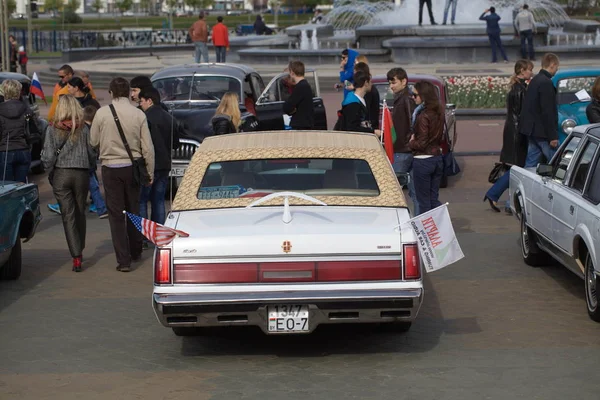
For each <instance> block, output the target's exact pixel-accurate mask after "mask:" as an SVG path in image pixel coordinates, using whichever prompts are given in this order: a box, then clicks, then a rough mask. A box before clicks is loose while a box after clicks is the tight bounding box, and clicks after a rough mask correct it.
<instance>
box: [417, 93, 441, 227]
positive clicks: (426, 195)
mask: <svg viewBox="0 0 600 400" xmlns="http://www.w3.org/2000/svg"><path fill="white" fill-rule="evenodd" d="M412 92H413V97H414V98H415V103H416V104H417V108H416V109H415V111H414V112H413V115H412V132H413V134H412V135H411V137H410V140H409V142H408V147H409V148H410V149H411V150H412V153H413V167H412V177H413V182H414V185H415V195H416V198H417V203H418V205H417V206H415V212H414V214H415V215H419V214H423V213H426V212H427V211H430V210H432V209H434V208H436V207H439V206H441V205H442V203H440V201H439V199H438V197H439V191H440V183H441V182H442V175H443V174H444V160H443V158H442V148H441V143H442V138H443V136H444V120H445V118H446V116H445V113H444V109H443V107H442V105H441V104H440V101H439V99H438V94H437V91H436V89H435V87H434V86H433V84H431V83H430V82H427V81H421V82H417V84H416V85H415V86H414V89H413V91H412Z"/></svg>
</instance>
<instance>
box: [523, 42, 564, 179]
mask: <svg viewBox="0 0 600 400" xmlns="http://www.w3.org/2000/svg"><path fill="white" fill-rule="evenodd" d="M559 64H560V61H559V60H558V57H557V56H556V54H553V53H547V54H545V55H544V58H542V69H541V70H540V73H539V74H537V75H536V76H534V77H533V79H532V80H531V82H530V83H529V87H528V88H527V92H525V99H524V100H523V109H522V110H521V116H520V124H519V131H520V133H521V134H523V135H525V136H527V137H528V142H529V143H528V146H527V160H526V161H525V168H528V167H535V166H536V165H537V164H538V163H539V162H541V160H542V155H543V156H544V157H545V158H546V161H550V159H551V158H552V156H553V155H554V152H555V151H556V147H557V146H558V107H557V105H556V89H555V88H554V84H553V83H552V77H553V76H554V75H555V74H556V72H557V71H558V67H559Z"/></svg>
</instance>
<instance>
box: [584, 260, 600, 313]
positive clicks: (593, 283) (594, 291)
mask: <svg viewBox="0 0 600 400" xmlns="http://www.w3.org/2000/svg"><path fill="white" fill-rule="evenodd" d="M584 273H585V303H586V305H587V311H588V315H589V316H590V318H591V319H592V320H594V321H596V322H600V307H598V279H597V278H598V277H597V276H596V274H595V271H594V263H593V262H592V255H591V253H590V252H589V251H588V253H587V255H586V257H585V272H584Z"/></svg>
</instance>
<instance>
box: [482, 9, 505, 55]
mask: <svg viewBox="0 0 600 400" xmlns="http://www.w3.org/2000/svg"><path fill="white" fill-rule="evenodd" d="M487 13H489V14H488V15H486V14H487ZM479 19H480V20H481V21H485V23H486V24H487V29H486V32H487V34H488V37H489V38H490V46H491V47H492V63H496V62H498V59H497V57H496V47H498V49H500V54H502V57H503V58H504V62H505V63H507V62H508V57H506V53H505V52H504V47H502V40H501V39H500V32H502V31H501V30H500V25H499V24H498V22H499V21H500V16H499V15H498V14H496V9H495V8H494V7H490V8H489V9H488V10H485V11H484V12H483V14H481V16H480V17H479Z"/></svg>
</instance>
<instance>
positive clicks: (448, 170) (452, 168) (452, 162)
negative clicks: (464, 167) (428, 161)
mask: <svg viewBox="0 0 600 400" xmlns="http://www.w3.org/2000/svg"><path fill="white" fill-rule="evenodd" d="M442 158H443V160H444V176H454V175H457V174H459V173H460V167H459V166H458V162H457V161H456V158H454V152H453V151H448V152H447V153H446V154H444V155H442Z"/></svg>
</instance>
